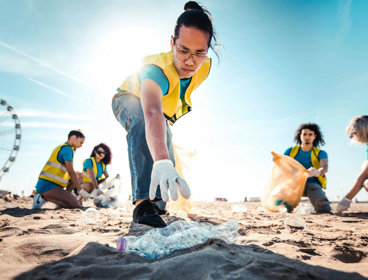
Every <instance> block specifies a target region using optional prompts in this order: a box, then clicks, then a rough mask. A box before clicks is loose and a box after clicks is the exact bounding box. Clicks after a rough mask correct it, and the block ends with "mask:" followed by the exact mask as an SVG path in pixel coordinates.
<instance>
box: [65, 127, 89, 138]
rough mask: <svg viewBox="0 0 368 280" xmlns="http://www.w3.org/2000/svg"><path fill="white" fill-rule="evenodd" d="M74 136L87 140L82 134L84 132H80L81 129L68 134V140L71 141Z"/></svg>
mask: <svg viewBox="0 0 368 280" xmlns="http://www.w3.org/2000/svg"><path fill="white" fill-rule="evenodd" d="M72 136H75V137H77V138H86V137H85V136H84V134H83V133H82V131H80V130H79V129H77V130H72V131H70V132H69V134H68V140H69V139H70V137H72Z"/></svg>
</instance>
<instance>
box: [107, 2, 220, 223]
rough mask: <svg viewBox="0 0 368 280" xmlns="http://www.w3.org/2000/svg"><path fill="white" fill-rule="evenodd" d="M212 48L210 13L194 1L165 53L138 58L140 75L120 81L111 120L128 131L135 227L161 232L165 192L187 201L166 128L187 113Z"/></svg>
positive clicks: (205, 72)
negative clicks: (151, 227) (159, 228)
mask: <svg viewBox="0 0 368 280" xmlns="http://www.w3.org/2000/svg"><path fill="white" fill-rule="evenodd" d="M213 44H216V37H215V32H214V28H213V24H212V17H211V14H210V13H209V11H207V10H206V9H205V8H203V7H202V6H200V5H199V4H198V3H197V2H195V1H189V2H187V3H186V4H185V6H184V12H183V13H182V14H181V15H180V16H179V17H178V19H177V21H176V25H175V28H174V34H173V35H172V36H171V49H170V51H168V52H164V53H159V54H154V55H150V56H147V57H145V58H143V60H142V67H141V68H140V70H139V71H138V72H135V73H133V74H132V75H130V76H129V77H127V78H126V79H125V81H124V82H123V84H122V85H121V86H120V87H119V88H118V89H117V91H118V92H117V94H115V96H114V98H113V101H112V109H113V112H114V114H115V117H116V119H117V120H118V121H119V122H120V124H121V125H122V126H123V127H124V129H125V130H126V131H127V141H128V155H129V164H130V172H131V177H132V197H133V203H134V204H135V206H136V207H135V209H134V212H133V221H134V222H136V223H141V224H147V225H151V226H153V227H165V226H166V224H165V222H164V221H163V220H162V218H161V217H160V216H159V213H164V212H165V211H163V210H164V209H162V208H164V207H165V202H167V201H168V200H169V192H170V196H171V199H173V200H177V199H178V190H179V191H180V193H181V194H182V196H183V197H185V198H189V196H190V189H189V187H188V186H187V184H186V182H185V181H184V180H183V179H182V178H181V177H180V175H179V174H178V172H177V171H176V169H175V167H174V163H175V161H174V153H173V145H172V141H171V131H170V129H169V126H168V124H170V125H173V124H174V123H175V122H176V121H177V120H178V119H179V118H180V117H182V116H183V115H185V114H186V113H188V112H190V111H191V110H192V101H191V96H192V94H193V91H194V90H195V89H197V88H198V86H199V85H200V84H201V83H202V82H203V81H204V80H205V79H206V78H207V76H208V74H209V72H210V68H211V59H210V58H208V57H207V53H208V50H209V49H210V48H212V49H213ZM188 133H190V131H188ZM158 185H159V187H158ZM158 208H159V209H158Z"/></svg>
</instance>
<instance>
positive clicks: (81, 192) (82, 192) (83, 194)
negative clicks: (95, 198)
mask: <svg viewBox="0 0 368 280" xmlns="http://www.w3.org/2000/svg"><path fill="white" fill-rule="evenodd" d="M79 194H80V195H81V196H82V197H83V199H85V200H87V199H88V197H89V193H88V192H86V191H85V190H83V189H82V190H80V191H79Z"/></svg>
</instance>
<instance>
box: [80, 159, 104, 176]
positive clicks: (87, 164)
mask: <svg viewBox="0 0 368 280" xmlns="http://www.w3.org/2000/svg"><path fill="white" fill-rule="evenodd" d="M96 165H97V175H96V180H98V178H100V177H101V176H102V173H103V167H102V162H96ZM88 168H92V169H93V163H92V160H91V159H90V158H88V159H86V160H85V161H84V163H83V171H85V172H87V169H88Z"/></svg>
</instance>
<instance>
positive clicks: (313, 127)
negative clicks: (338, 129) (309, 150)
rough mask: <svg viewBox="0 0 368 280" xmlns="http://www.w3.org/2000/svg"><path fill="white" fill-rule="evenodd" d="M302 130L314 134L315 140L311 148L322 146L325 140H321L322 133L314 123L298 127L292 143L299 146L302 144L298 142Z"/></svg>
mask: <svg viewBox="0 0 368 280" xmlns="http://www.w3.org/2000/svg"><path fill="white" fill-rule="evenodd" d="M303 129H309V130H312V131H313V132H314V134H315V135H316V139H314V141H313V146H315V147H319V145H322V146H323V145H324V144H325V140H323V135H322V132H321V131H320V129H319V126H318V125H317V124H315V123H303V124H301V125H299V127H298V130H297V131H296V132H295V137H294V142H296V143H297V144H298V145H300V144H301V143H302V142H301V140H300V135H301V134H302V130H303Z"/></svg>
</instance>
